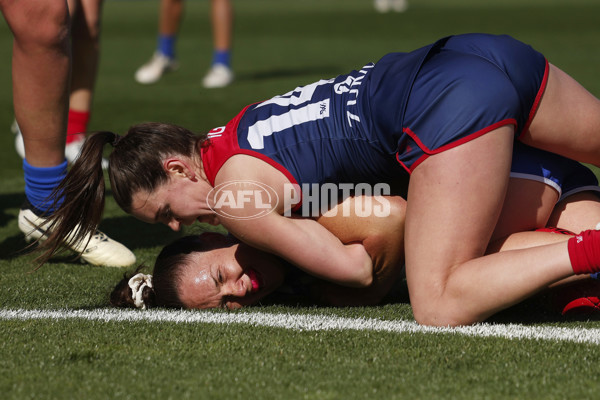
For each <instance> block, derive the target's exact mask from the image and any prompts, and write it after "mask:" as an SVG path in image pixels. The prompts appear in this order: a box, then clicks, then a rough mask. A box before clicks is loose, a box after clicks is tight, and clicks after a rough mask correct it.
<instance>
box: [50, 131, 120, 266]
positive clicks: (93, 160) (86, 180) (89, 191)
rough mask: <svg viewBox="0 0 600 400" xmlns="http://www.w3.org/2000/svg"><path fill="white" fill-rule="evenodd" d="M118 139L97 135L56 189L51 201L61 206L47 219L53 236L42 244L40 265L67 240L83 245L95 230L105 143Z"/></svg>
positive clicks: (100, 207) (101, 194) (101, 195)
mask: <svg viewBox="0 0 600 400" xmlns="http://www.w3.org/2000/svg"><path fill="white" fill-rule="evenodd" d="M116 137H117V135H116V134H114V133H112V132H97V133H95V134H93V135H91V136H90V137H89V138H88V139H87V140H86V142H85V144H84V145H83V147H82V149H81V154H80V155H79V157H78V158H77V160H76V161H75V163H74V164H73V166H72V167H71V168H70V170H69V172H68V173H67V176H66V177H65V178H64V179H63V180H62V182H61V183H60V184H59V185H58V186H57V187H56V189H54V192H53V193H52V195H51V196H50V201H51V202H53V203H54V204H56V202H57V201H58V199H59V198H61V197H62V198H63V203H62V205H61V206H60V207H59V208H57V209H56V210H55V212H54V213H53V214H52V215H51V216H50V217H49V218H48V221H49V222H48V226H47V227H46V228H47V229H48V230H49V231H50V232H51V234H50V235H49V236H48V238H47V240H45V241H43V242H41V246H40V249H41V250H42V251H44V252H43V253H42V255H41V256H40V257H39V261H40V265H41V264H44V263H45V262H46V261H47V260H48V259H49V258H50V257H51V256H52V254H54V253H55V252H56V251H57V250H58V249H59V247H60V246H61V245H62V243H63V242H64V241H65V240H68V242H69V243H73V244H75V243H80V242H81V241H83V240H84V239H85V238H86V237H88V238H89V234H90V233H92V232H94V231H95V230H96V227H97V226H98V224H99V223H100V219H101V218H102V213H103V211H104V196H105V187H104V186H105V185H104V174H103V172H102V152H103V149H104V145H105V144H106V143H112V142H114V141H115V138H116Z"/></svg>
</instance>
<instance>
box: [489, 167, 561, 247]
mask: <svg viewBox="0 0 600 400" xmlns="http://www.w3.org/2000/svg"><path fill="white" fill-rule="evenodd" d="M557 201H558V192H557V191H556V190H555V189H554V188H552V187H551V186H549V185H547V184H545V183H544V182H539V181H534V180H531V179H520V178H510V180H509V184H508V190H507V192H506V199H505V201H504V205H503V207H502V212H501V213H500V218H499V219H498V223H497V225H496V229H495V230H494V234H493V235H492V241H494V240H496V239H499V238H503V237H506V236H508V235H510V234H513V233H515V232H524V231H530V230H534V229H537V228H542V227H545V226H546V224H547V222H548V219H549V218H550V215H551V214H552V210H553V209H554V205H555V204H556V202H557Z"/></svg>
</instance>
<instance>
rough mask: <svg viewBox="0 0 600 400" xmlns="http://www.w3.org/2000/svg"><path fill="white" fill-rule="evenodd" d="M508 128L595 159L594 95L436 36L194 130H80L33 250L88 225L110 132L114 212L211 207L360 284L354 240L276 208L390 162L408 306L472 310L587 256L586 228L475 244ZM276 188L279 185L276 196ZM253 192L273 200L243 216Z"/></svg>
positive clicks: (363, 266) (521, 56)
mask: <svg viewBox="0 0 600 400" xmlns="http://www.w3.org/2000/svg"><path fill="white" fill-rule="evenodd" d="M515 140H519V141H521V142H523V143H526V144H528V145H531V146H533V147H536V148H540V149H545V150H547V151H552V152H554V153H556V154H561V155H563V156H565V157H569V158H571V159H573V160H577V161H580V162H588V163H591V164H594V165H596V166H600V101H599V100H598V99H597V98H596V97H595V96H593V95H592V94H591V93H589V92H588V91H586V90H585V89H584V88H583V87H581V85H579V84H578V83H577V82H576V81H575V80H574V79H572V78H571V77H570V76H568V75H567V74H566V73H564V72H563V71H561V70H560V69H559V68H557V67H555V66H553V65H551V64H549V63H548V62H547V60H546V59H545V57H544V56H543V55H542V54H540V53H539V52H537V51H535V50H534V49H532V48H531V47H530V46H527V45H525V44H523V43H521V42H519V41H517V40H515V39H513V38H510V37H508V36H494V35H485V34H467V35H457V36H451V37H447V38H443V39H441V40H439V41H437V42H435V43H433V44H431V45H428V46H425V47H423V48H421V49H417V50H415V51H413V52H410V53H392V54H388V55H386V56H384V57H383V58H382V59H381V60H379V61H378V62H377V63H375V64H372V63H371V64H367V65H365V66H364V67H363V68H362V69H360V70H359V71H352V72H351V73H349V74H346V75H341V76H338V77H336V78H334V79H328V80H321V81H318V82H315V83H313V84H310V85H306V86H304V87H299V88H296V89H294V90H292V91H290V92H288V93H286V94H284V95H281V96H276V97H273V98H272V99H270V100H267V101H263V102H260V103H256V104H252V105H250V106H248V107H246V108H245V109H244V110H243V111H242V112H241V113H240V114H238V116H237V117H235V118H234V119H233V120H231V121H230V122H229V123H228V124H227V125H225V126H222V127H219V128H215V129H213V130H211V131H210V132H209V133H208V134H205V135H203V136H202V137H200V138H199V137H198V136H196V135H194V134H193V133H192V132H191V131H189V130H187V129H184V128H181V127H177V126H174V125H170V124H142V125H138V126H135V127H132V128H131V129H130V130H129V132H128V134H127V135H125V136H123V137H121V136H118V135H115V134H114V133H112V132H101V133H99V134H97V135H95V136H92V137H90V139H89V140H88V141H87V143H86V146H85V147H84V149H83V151H82V154H81V156H80V158H79V159H78V163H75V165H74V166H73V167H72V168H71V170H70V171H69V173H68V175H67V177H66V178H65V179H64V180H63V181H62V183H61V186H60V187H59V188H58V192H57V193H61V194H64V196H65V200H64V202H63V204H62V205H61V206H60V208H59V209H58V210H57V211H56V213H55V214H54V215H53V217H52V218H51V228H52V232H53V233H52V235H51V236H50V237H49V239H48V240H47V241H46V243H45V246H46V249H47V250H48V251H47V252H46V253H45V255H44V258H47V257H49V256H50V255H51V254H53V253H54V252H55V251H56V250H57V248H58V246H60V244H61V243H62V242H63V241H64V239H65V238H67V237H68V235H70V234H71V232H72V231H73V230H76V231H77V230H78V231H79V232H78V235H76V238H84V237H86V234H88V233H89V232H92V231H93V230H94V229H95V228H96V226H97V225H98V223H99V221H100V217H101V214H102V210H103V207H104V190H105V189H104V176H103V175H102V166H101V159H102V153H103V146H104V144H106V143H112V144H113V145H114V148H113V151H112V154H111V155H110V166H109V177H110V181H111V187H112V191H113V194H114V197H115V200H116V201H117V203H118V204H119V205H120V206H121V208H123V209H124V210H125V211H126V212H128V213H131V214H132V215H134V216H135V217H137V218H139V219H141V220H143V221H146V222H150V223H156V222H161V223H164V224H166V225H168V226H170V227H172V228H173V229H179V227H180V226H181V225H182V224H192V223H194V222H196V221H200V222H210V223H215V224H216V223H219V222H220V223H221V224H222V225H223V226H224V227H225V228H226V229H227V230H228V231H229V232H230V233H231V234H233V235H234V236H236V237H237V238H238V239H240V240H242V241H244V242H245V243H247V244H249V245H251V246H253V247H256V248H258V249H261V250H263V251H267V252H270V253H272V254H275V255H277V256H279V257H282V258H284V259H286V260H287V261H288V262H290V263H292V264H294V265H295V266H297V267H298V268H301V269H303V270H304V271H305V272H307V273H310V274H312V275H314V276H316V277H319V278H321V279H325V280H328V281H330V282H334V283H337V284H341V285H345V286H354V287H364V286H368V285H370V284H371V280H372V276H373V275H372V271H373V264H372V260H371V258H370V256H369V254H368V253H367V252H366V250H365V248H364V246H361V245H360V244H356V243H349V244H343V243H342V242H341V241H340V240H339V239H337V238H336V237H335V236H334V235H332V234H331V232H329V231H327V229H325V228H323V227H322V226H321V225H319V224H316V223H315V224H308V223H307V222H306V221H305V220H299V219H294V218H288V213H289V212H290V210H292V209H295V208H296V207H300V206H301V203H302V201H301V198H302V196H303V193H302V191H301V190H300V189H303V188H304V187H306V186H312V185H320V186H324V185H327V184H337V185H340V186H341V185H342V184H351V185H361V184H365V183H366V184H378V183H392V182H395V181H396V180H397V179H398V176H399V175H400V174H401V173H402V170H403V168H404V169H405V170H406V171H408V172H409V173H410V174H411V176H410V183H409V187H408V195H407V207H406V219H405V230H404V242H405V249H406V252H405V265H406V279H407V284H408V288H409V293H410V300H411V305H412V307H413V312H414V316H415V319H416V321H417V322H419V323H421V324H426V325H440V326H446V325H464V324H472V323H475V322H477V321H482V320H484V319H486V318H488V317H489V316H490V315H493V314H495V313H496V312H498V311H500V310H502V309H504V308H507V307H509V306H511V305H513V304H515V303H518V302H520V301H522V300H523V299H525V298H528V297H530V296H532V295H533V294H534V293H537V292H539V291H540V290H541V289H542V288H545V287H547V286H548V285H551V284H553V283H555V282H558V281H560V280H563V279H565V278H568V277H571V276H573V275H585V274H590V273H595V272H600V231H596V230H587V231H585V232H583V233H582V234H580V235H578V236H577V238H572V239H570V240H569V241H568V243H562V242H561V243H554V244H547V245H543V246H535V247H531V248H527V249H521V250H515V251H505V252H500V253H494V254H489V255H486V253H485V252H486V249H487V246H488V244H489V242H490V238H491V236H492V234H493V232H494V229H495V227H496V224H497V222H498V217H499V213H500V211H501V209H502V206H503V203H504V199H505V197H506V190H507V187H508V181H509V175H510V166H511V159H512V152H513V144H514V143H515ZM228 185H229V186H228ZM255 185H258V186H260V187H263V188H265V187H268V188H270V190H271V191H272V196H271V197H270V199H269V200H265V201H266V203H260V204H259V203H258V202H254V203H249V204H246V206H244V207H239V206H238V204H232V203H231V202H227V203H225V202H223V203H221V202H220V200H221V197H219V196H215V195H218V194H219V193H221V189H223V188H224V187H228V190H229V192H230V194H231V196H232V198H234V199H235V198H240V199H241V198H243V197H244V196H245V193H246V192H247V191H248V190H249V189H252V188H253V187H256V186H255ZM290 188H291V190H290ZM286 198H293V200H294V201H293V202H291V203H287V202H285V201H282V202H278V201H277V200H276V199H286ZM540 200H541V199H540ZM264 206H266V207H267V208H269V207H271V208H272V209H273V212H270V213H266V214H265V215H263V216H261V217H260V218H253V217H256V216H257V215H258V214H259V213H260V212H263V211H265V208H264ZM223 216H226V217H223ZM78 227H80V228H81V229H78ZM457 238H461V242H460V245H457ZM306 249H311V251H306Z"/></svg>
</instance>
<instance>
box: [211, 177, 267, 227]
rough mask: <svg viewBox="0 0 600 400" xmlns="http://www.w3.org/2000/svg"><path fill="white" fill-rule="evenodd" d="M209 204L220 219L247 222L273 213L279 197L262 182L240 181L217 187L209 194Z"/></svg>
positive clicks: (225, 183)
mask: <svg viewBox="0 0 600 400" xmlns="http://www.w3.org/2000/svg"><path fill="white" fill-rule="evenodd" d="M207 202H208V204H209V207H210V209H211V210H213V211H214V212H215V213H216V214H217V215H218V216H219V217H224V218H231V219H243V220H246V219H255V218H260V217H264V216H265V215H268V214H269V213H271V212H272V211H273V210H274V209H275V208H276V207H277V204H278V203H279V196H278V195H277V192H275V190H273V188H271V187H270V186H269V185H266V184H264V183H262V182H256V181H245V180H239V181H229V182H224V183H221V184H220V185H217V186H215V187H214V188H213V189H212V190H211V191H210V192H209V193H208V195H207Z"/></svg>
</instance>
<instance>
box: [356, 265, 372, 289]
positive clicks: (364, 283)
mask: <svg viewBox="0 0 600 400" xmlns="http://www.w3.org/2000/svg"><path fill="white" fill-rule="evenodd" d="M372 283H373V269H372V268H371V270H370V271H368V273H367V274H365V276H363V277H362V279H360V281H359V282H358V285H359V286H358V287H360V288H366V287H369V286H371V284H372Z"/></svg>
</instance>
